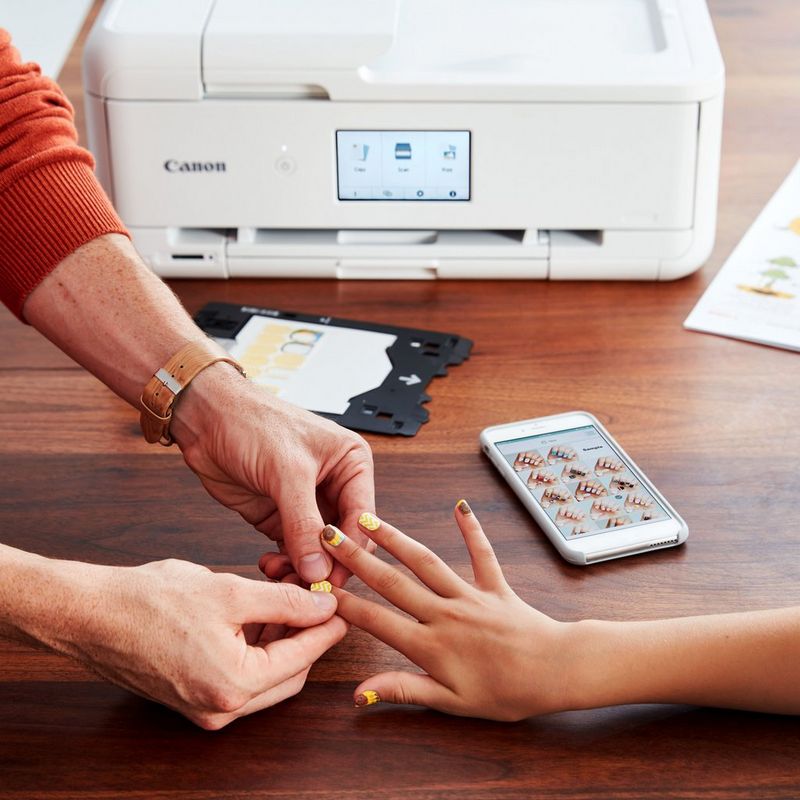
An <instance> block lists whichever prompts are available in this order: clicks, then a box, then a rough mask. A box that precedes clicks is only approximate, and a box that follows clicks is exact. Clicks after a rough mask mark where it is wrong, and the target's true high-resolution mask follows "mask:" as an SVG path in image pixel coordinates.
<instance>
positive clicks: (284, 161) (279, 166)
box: [275, 156, 297, 175]
mask: <svg viewBox="0 0 800 800" xmlns="http://www.w3.org/2000/svg"><path fill="white" fill-rule="evenodd" d="M296 169H297V164H295V161H294V159H293V158H289V156H281V157H280V158H278V159H277V160H276V161H275V171H276V172H279V173H280V174H281V175H291V174H292V173H293V172H294V171H295V170H296Z"/></svg>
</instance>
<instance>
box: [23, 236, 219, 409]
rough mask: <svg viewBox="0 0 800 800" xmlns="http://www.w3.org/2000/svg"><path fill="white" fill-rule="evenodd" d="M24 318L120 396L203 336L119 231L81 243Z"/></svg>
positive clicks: (129, 394)
mask: <svg viewBox="0 0 800 800" xmlns="http://www.w3.org/2000/svg"><path fill="white" fill-rule="evenodd" d="M23 313H24V316H25V318H26V320H27V321H28V322H30V324H31V325H33V327H35V328H36V329H37V330H39V331H40V332H41V333H43V334H44V335H45V336H46V337H47V338H48V339H50V340H51V341H52V342H54V343H55V344H56V345H57V346H58V347H59V348H61V349H62V350H63V351H64V352H65V353H67V354H68V355H69V356H71V357H72V358H73V359H75V361H77V362H78V363H79V364H81V365H82V366H84V367H86V368H87V369H88V370H89V371H90V372H92V373H94V374H95V375H96V376H97V377H98V378H100V380H102V381H103V382H104V383H105V384H106V385H108V386H109V387H110V388H111V389H112V390H113V391H115V392H116V393H117V394H118V395H120V396H121V397H122V398H124V399H125V400H127V401H128V402H129V403H131V404H133V405H138V401H139V397H140V395H141V392H142V388H143V387H144V385H145V384H146V383H147V381H148V380H149V379H150V377H151V376H152V375H153V373H154V372H155V371H156V370H157V369H159V368H160V367H161V366H163V364H164V363H165V362H166V361H167V360H168V359H169V358H170V356H172V355H173V354H174V353H175V352H177V351H178V350H179V349H180V348H181V347H182V346H183V345H184V344H186V342H188V341H193V340H200V339H203V338H204V336H203V333H202V332H201V331H200V330H199V329H198V328H197V326H196V325H195V324H194V323H193V321H192V320H191V318H190V317H189V315H188V314H187V313H186V310H185V309H184V308H183V306H182V305H181V304H180V302H179V301H178V299H177V298H176V297H175V295H174V294H173V293H172V292H171V291H170V289H169V287H167V285H166V284H165V283H164V282H163V281H161V280H160V279H159V278H157V277H156V276H155V275H153V273H152V272H150V270H149V269H147V267H146V266H145V265H144V264H143V263H142V261H141V259H140V258H139V256H138V254H137V253H136V251H135V249H134V248H133V245H132V244H131V243H130V241H129V240H128V239H127V238H126V237H124V236H120V235H117V234H109V235H107V236H101V237H100V238H98V239H95V240H94V241H92V242H89V243H88V244H86V245H84V246H83V247H80V248H79V249H78V250H76V251H75V252H74V253H72V254H71V255H70V256H68V257H67V258H66V259H64V261H62V262H61V264H59V266H58V267H56V269H55V270H54V271H53V272H52V273H50V275H48V276H47V278H45V280H44V281H43V282H42V283H41V284H40V285H39V286H38V287H37V288H36V289H35V290H34V291H33V292H32V293H31V295H30V296H29V297H28V300H27V302H26V304H25V307H24V312H23Z"/></svg>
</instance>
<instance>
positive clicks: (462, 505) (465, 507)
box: [456, 500, 472, 517]
mask: <svg viewBox="0 0 800 800" xmlns="http://www.w3.org/2000/svg"><path fill="white" fill-rule="evenodd" d="M456 508H457V509H458V510H459V511H460V512H461V513H462V514H463V515H464V516H465V517H466V516H467V514H471V513H472V509H471V508H470V507H469V503H468V502H467V501H466V500H459V501H458V502H457V503H456Z"/></svg>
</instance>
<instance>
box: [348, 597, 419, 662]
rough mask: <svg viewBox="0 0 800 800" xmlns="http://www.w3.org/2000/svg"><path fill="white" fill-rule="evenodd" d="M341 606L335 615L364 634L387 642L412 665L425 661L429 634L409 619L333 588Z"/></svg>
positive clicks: (417, 623)
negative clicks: (420, 660) (364, 632)
mask: <svg viewBox="0 0 800 800" xmlns="http://www.w3.org/2000/svg"><path fill="white" fill-rule="evenodd" d="M333 594H334V595H335V596H336V600H337V601H338V603H339V605H338V606H337V609H336V613H337V614H338V615H339V616H340V617H342V619H344V620H346V621H347V622H349V623H351V624H352V625H355V626H356V627H357V628H361V630H362V631H366V632H367V633H369V634H371V635H372V636H374V637H375V638H376V639H380V640H381V641H382V642H385V643H386V644H388V645H389V647H393V648H394V649H395V650H397V651H398V652H400V653H402V654H403V655H404V656H406V658H410V659H411V660H412V661H418V660H419V659H422V660H423V661H424V660H425V654H426V652H427V650H428V641H429V637H430V631H429V630H427V629H426V627H425V626H424V625H420V623H419V622H414V620H411V619H409V618H408V617H401V616H400V614H396V613H395V612H394V611H391V610H390V609H388V608H385V607H384V606H380V605H378V604H377V603H373V602H372V601H371V600H365V599H364V598H363V597H356V596H355V595H353V594H350V592H348V591H346V590H345V589H339V588H337V587H335V586H334V587H333Z"/></svg>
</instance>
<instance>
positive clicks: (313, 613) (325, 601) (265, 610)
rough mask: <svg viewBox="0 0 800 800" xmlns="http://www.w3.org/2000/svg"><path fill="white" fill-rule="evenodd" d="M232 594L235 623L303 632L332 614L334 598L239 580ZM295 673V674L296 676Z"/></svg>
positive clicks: (277, 585)
mask: <svg viewBox="0 0 800 800" xmlns="http://www.w3.org/2000/svg"><path fill="white" fill-rule="evenodd" d="M239 581H241V582H242V583H241V584H239V590H238V591H237V594H236V614H237V619H236V620H234V621H235V622H237V623H240V624H241V623H246V622H262V623H279V624H282V625H290V626H291V627H293V628H307V627H309V626H311V625H319V624H320V623H321V622H324V621H325V620H327V619H329V618H330V617H331V615H332V614H333V613H334V612H335V611H336V598H335V597H333V596H332V595H330V594H329V593H327V592H309V591H308V590H306V589H301V588H300V587H299V586H293V585H292V584H291V583H267V582H263V581H251V580H247V579H246V578H240V579H239ZM297 671H298V670H295V672H297Z"/></svg>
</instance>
